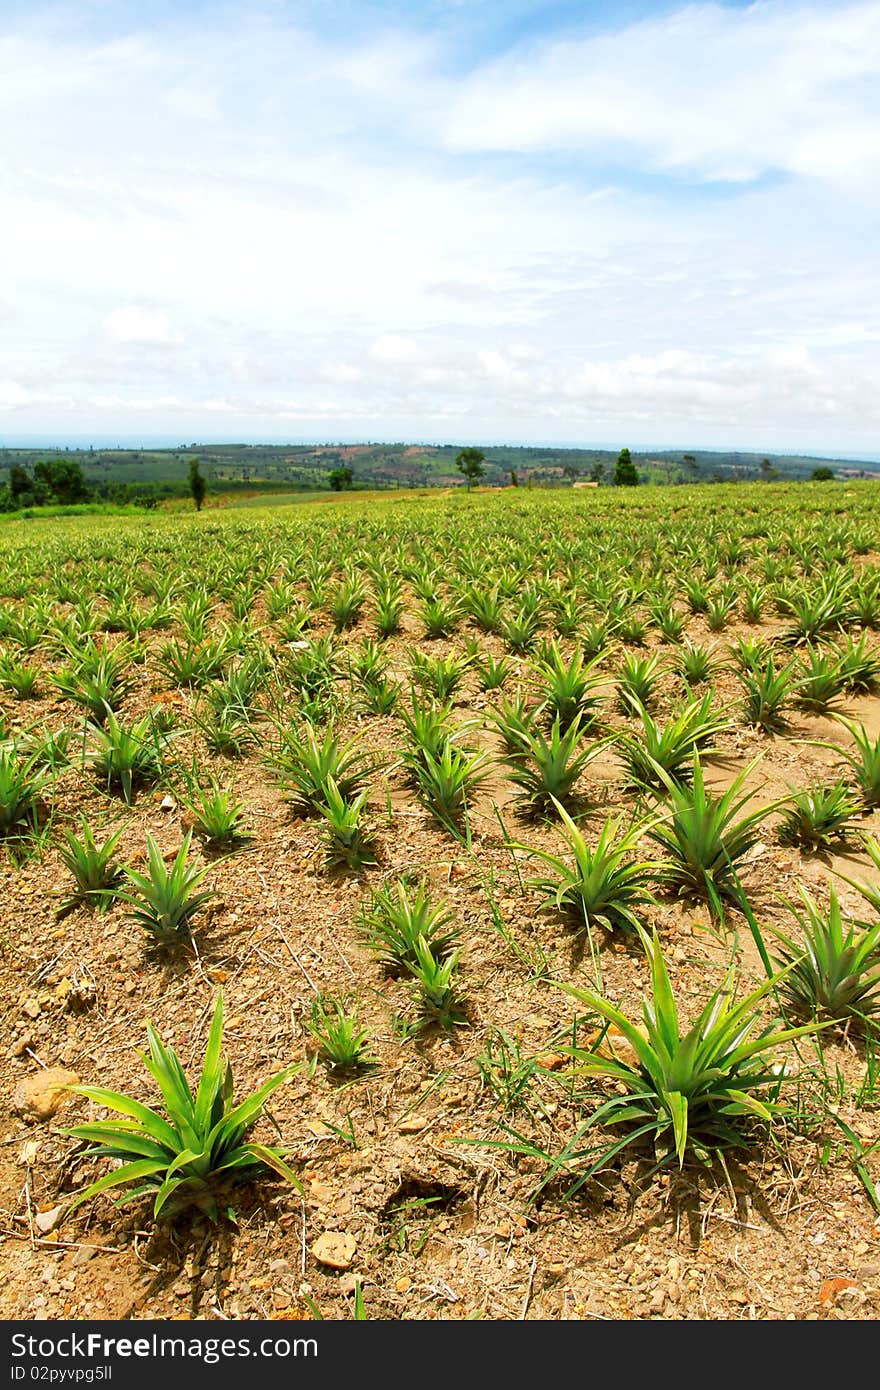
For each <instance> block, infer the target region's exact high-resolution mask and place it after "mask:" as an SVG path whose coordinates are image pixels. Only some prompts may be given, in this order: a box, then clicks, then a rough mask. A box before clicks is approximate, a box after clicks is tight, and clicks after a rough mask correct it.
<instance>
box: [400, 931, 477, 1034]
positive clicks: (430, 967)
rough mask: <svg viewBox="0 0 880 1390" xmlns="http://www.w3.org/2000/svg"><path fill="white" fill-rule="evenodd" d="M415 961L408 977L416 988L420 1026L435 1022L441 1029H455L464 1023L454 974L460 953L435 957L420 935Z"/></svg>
mask: <svg viewBox="0 0 880 1390" xmlns="http://www.w3.org/2000/svg"><path fill="white" fill-rule="evenodd" d="M415 957H416V958H415V961H414V962H413V963H412V964H411V965H410V967H409V969H410V974H411V975H412V978H413V983H414V987H415V996H416V1002H417V1004H418V1007H419V1011H420V1014H421V1017H422V1022H423V1023H436V1024H439V1026H440V1027H441V1028H454V1027H456V1026H457V1025H458V1024H461V1023H464V1022H465V1014H464V1010H463V1007H462V999H461V995H460V992H459V986H458V980H457V978H456V971H457V969H458V962H459V953H458V952H457V951H453V952H452V954H451V955H446V956H438V955H437V953H436V952H435V951H434V950H433V948H432V947H431V946H429V944H428V942H427V941H426V940H425V938H424V937H423V936H420V937H419V939H418V941H417V942H416V946H415Z"/></svg>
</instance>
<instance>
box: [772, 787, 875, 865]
mask: <svg viewBox="0 0 880 1390" xmlns="http://www.w3.org/2000/svg"><path fill="white" fill-rule="evenodd" d="M859 813H860V807H859V803H858V801H857V799H856V798H855V796H854V795H853V793H852V791H851V789H850V788H849V787H848V786H847V785H846V783H845V782H844V781H842V780H841V781H839V782H835V783H834V784H833V785H832V786H830V787H826V786H822V784H821V783H815V784H814V785H812V786H809V787H804V788H802V789H801V790H799V791H793V792H792V793H791V796H790V797H789V798H788V800H787V803H786V805H785V809H784V811H783V813H782V819H781V821H780V823H779V829H778V831H777V834H778V837H779V843H780V844H783V845H800V846H801V847H802V848H803V849H807V850H817V849H828V848H830V847H831V845H832V844H833V843H834V841H835V840H841V839H843V838H844V837H845V836H846V832H847V830H849V829H850V827H851V826H852V823H853V821H854V819H855V818H856V817H857V816H858V815H859Z"/></svg>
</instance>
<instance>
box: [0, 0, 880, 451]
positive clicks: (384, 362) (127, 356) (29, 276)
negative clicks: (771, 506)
mask: <svg viewBox="0 0 880 1390" xmlns="http://www.w3.org/2000/svg"><path fill="white" fill-rule="evenodd" d="M878 79H880V3H877V0H871V3H864V2H863V0H862V2H861V3H859V2H858V0H840V2H839V3H835V2H834V0H823V3H811V2H810V0H764V2H763V3H757V4H731V3H728V4H692V5H681V4H668V3H664V4H656V3H649V0H621V2H620V3H614V4H612V3H604V4H600V3H595V4H588V3H580V4H574V3H559V4H535V3H531V2H530V0H491V3H482V4H481V3H473V0H426V3H422V4H408V5H403V4H399V3H394V2H393V0H386V2H385V3H373V4H364V3H353V2H352V0H340V3H336V4H328V3H326V0H325V2H324V3H317V0H316V2H315V3H311V4H310V3H302V4H297V3H288V2H287V0H277V2H276V0H257V3H247V4H245V3H227V4H217V3H180V0H176V3H174V4H171V3H160V0H153V3H150V0H139V3H137V4H133V3H124V2H123V0H118V2H117V0H76V3H75V4H68V3H65V0H59V3H55V4H51V5H41V4H40V3H38V2H37V3H35V2H34V0H4V3H3V5H2V6H0V160H2V166H3V167H2V178H0V440H5V441H11V440H13V439H14V438H17V437H22V436H25V435H41V434H42V435H45V436H46V437H49V436H52V437H55V438H58V437H61V436H65V435H69V436H70V437H73V436H83V435H86V436H89V435H92V436H94V437H96V438H97V437H102V438H106V437H108V436H111V437H112V436H113V435H119V436H120V437H122V436H125V437H128V438H132V437H139V436H143V437H147V436H150V437H156V436H160V435H161V436H166V437H169V438H180V439H187V440H189V439H198V438H221V437H226V438H236V439H246V438H253V439H256V438H288V439H297V438H326V439H342V438H349V439H355V438H358V439H371V440H376V439H410V440H415V439H417V440H427V439H439V440H449V441H451V442H471V441H472V442H479V443H482V442H492V441H502V440H509V441H512V442H522V443H528V442H531V441H536V442H546V443H549V442H556V443H560V444H565V443H569V444H588V443H593V442H597V443H598V442H601V443H606V444H612V445H613V444H615V443H620V444H624V443H626V444H629V445H631V446H634V447H641V446H646V445H657V446H660V445H668V446H670V447H682V448H686V447H719V448H722V447H739V448H756V449H775V450H790V451H808V452H814V453H820V452H831V453H835V454H837V455H845V454H848V453H849V454H854V455H868V456H872V455H875V454H880V389H878V388H880V348H878V345H880V262H878V255H877V246H878V212H880V178H878V174H880V81H878Z"/></svg>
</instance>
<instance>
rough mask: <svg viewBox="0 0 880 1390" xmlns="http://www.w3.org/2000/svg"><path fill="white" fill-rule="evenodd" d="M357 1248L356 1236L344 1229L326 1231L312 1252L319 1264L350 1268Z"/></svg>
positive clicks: (328, 1266) (329, 1266)
mask: <svg viewBox="0 0 880 1390" xmlns="http://www.w3.org/2000/svg"><path fill="white" fill-rule="evenodd" d="M356 1249H357V1242H356V1240H355V1238H354V1236H350V1235H347V1234H345V1233H344V1232H343V1231H325V1232H324V1234H323V1235H321V1236H318V1239H317V1240H316V1241H315V1243H314V1245H313V1246H312V1254H313V1255H314V1257H315V1259H316V1260H317V1261H318V1264H319V1265H326V1266H327V1268H328V1269H349V1268H350V1267H351V1262H352V1260H353V1259H354V1253H355V1250H356Z"/></svg>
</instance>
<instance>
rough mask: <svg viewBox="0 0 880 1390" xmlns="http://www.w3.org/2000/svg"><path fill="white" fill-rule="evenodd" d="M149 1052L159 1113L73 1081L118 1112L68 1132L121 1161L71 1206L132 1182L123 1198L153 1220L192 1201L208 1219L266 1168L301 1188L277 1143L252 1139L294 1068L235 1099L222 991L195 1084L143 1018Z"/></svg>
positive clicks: (92, 1151)
mask: <svg viewBox="0 0 880 1390" xmlns="http://www.w3.org/2000/svg"><path fill="white" fill-rule="evenodd" d="M147 1039H148V1043H149V1056H143V1057H142V1061H143V1063H144V1065H145V1067H146V1068H147V1071H148V1072H149V1073H150V1075H151V1076H152V1078H153V1080H154V1081H155V1082H156V1084H157V1086H158V1087H159V1090H160V1092H161V1095H162V1102H163V1109H164V1114H163V1113H162V1112H161V1111H159V1110H153V1109H150V1108H149V1107H148V1106H145V1105H143V1104H142V1103H141V1102H140V1101H138V1100H136V1099H134V1097H132V1096H129V1095H126V1094H124V1093H123V1092H119V1091H110V1090H107V1089H106V1088H105V1087H103V1086H74V1087H71V1090H73V1091H74V1092H75V1093H76V1094H77V1095H80V1096H85V1098H86V1099H87V1100H90V1101H92V1102H93V1103H94V1104H95V1105H99V1106H101V1107H102V1108H104V1109H107V1110H111V1111H114V1112H115V1113H116V1114H117V1115H121V1116H123V1118H122V1119H120V1120H101V1121H98V1122H89V1123H87V1124H82V1125H77V1126H76V1127H75V1128H73V1129H69V1130H66V1131H65V1133H66V1134H68V1135H69V1136H70V1137H71V1138H72V1139H78V1140H84V1141H86V1142H87V1143H88V1144H90V1145H91V1147H90V1148H89V1149H88V1150H87V1151H86V1154H87V1156H88V1157H96V1158H98V1157H101V1158H111V1159H115V1160H117V1162H118V1164H119V1166H117V1167H115V1168H113V1169H112V1171H111V1172H109V1173H106V1174H105V1175H104V1176H103V1177H101V1178H98V1180H97V1182H93V1183H91V1184H90V1185H89V1186H88V1187H86V1188H84V1189H83V1190H82V1191H81V1192H78V1193H77V1195H76V1197H75V1198H74V1200H73V1202H72V1203H71V1206H70V1207H69V1208H68V1210H69V1211H73V1210H75V1209H76V1208H77V1207H79V1206H81V1205H82V1203H83V1202H88V1201H91V1200H92V1198H93V1197H98V1196H100V1195H101V1194H102V1193H104V1192H108V1191H111V1190H115V1189H117V1188H125V1187H127V1188H129V1189H130V1191H129V1192H127V1193H125V1194H123V1197H122V1198H121V1199H120V1201H121V1202H124V1201H132V1200H134V1199H135V1198H137V1197H142V1196H147V1195H148V1196H150V1197H152V1199H153V1219H154V1220H155V1221H158V1220H167V1219H171V1218H173V1217H175V1216H178V1215H179V1214H181V1213H182V1212H184V1211H186V1210H187V1209H189V1208H196V1210H198V1211H200V1212H202V1213H203V1214H204V1215H205V1216H207V1217H208V1218H209V1219H210V1220H211V1221H218V1220H219V1219H220V1216H221V1213H225V1214H228V1215H230V1216H231V1215H232V1202H233V1200H234V1191H235V1188H236V1187H239V1186H240V1185H241V1184H242V1183H246V1182H252V1181H254V1180H255V1179H257V1178H260V1177H263V1176H266V1175H268V1174H271V1173H275V1174H277V1175H278V1176H279V1177H281V1178H284V1180H285V1181H286V1182H289V1183H291V1184H292V1185H293V1186H294V1187H295V1188H296V1189H297V1191H302V1185H301V1183H300V1181H299V1179H298V1178H297V1176H296V1174H295V1173H294V1172H293V1170H292V1169H291V1167H290V1165H289V1164H288V1163H287V1161H286V1159H285V1158H284V1156H283V1154H282V1153H281V1151H280V1150H279V1149H276V1148H271V1147H269V1146H267V1145H266V1144H263V1143H258V1142H254V1141H252V1140H249V1139H248V1137H247V1136H248V1134H249V1133H250V1131H251V1130H252V1129H253V1127H254V1125H255V1124H256V1123H257V1121H258V1120H259V1118H260V1116H261V1114H262V1112H263V1108H264V1106H265V1104H266V1101H267V1100H268V1099H269V1097H270V1095H272V1093H273V1092H274V1091H276V1090H277V1089H278V1087H279V1086H283V1085H284V1084H285V1083H286V1082H288V1081H289V1080H290V1079H291V1078H292V1077H293V1076H294V1075H295V1074H296V1073H297V1071H299V1070H300V1064H299V1063H297V1064H294V1065H292V1066H289V1067H285V1068H284V1069H283V1070H282V1071H280V1072H278V1073H276V1075H275V1076H273V1077H272V1078H271V1079H270V1080H269V1081H266V1082H264V1083H263V1085H262V1086H260V1087H259V1088H258V1089H257V1090H256V1091H254V1092H253V1093H252V1094H251V1095H250V1096H248V1097H247V1098H246V1099H245V1100H240V1101H237V1102H236V1101H235V1099H234V1093H233V1079H232V1069H231V1067H230V1065H229V1063H228V1062H227V1061H225V1060H224V1058H223V1055H222V1048H223V996H222V994H220V995H218V996H217V1004H216V1007H215V1009H214V1016H213V1019H212V1022H211V1030H210V1033H209V1035H208V1042H207V1046H206V1048H205V1057H204V1061H203V1063H202V1071H201V1075H200V1077H199V1081H198V1085H197V1087H196V1088H195V1091H194V1090H193V1088H192V1087H191V1086H190V1084H189V1082H188V1081H187V1079H186V1075H185V1073H184V1070H183V1067H182V1065H181V1063H180V1059H179V1058H178V1056H177V1054H176V1053H175V1052H174V1050H173V1049H172V1048H170V1047H166V1046H165V1044H164V1043H163V1042H162V1040H161V1038H160V1037H159V1034H158V1033H157V1032H156V1030H155V1028H154V1027H153V1025H152V1024H151V1023H148V1024H147Z"/></svg>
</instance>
